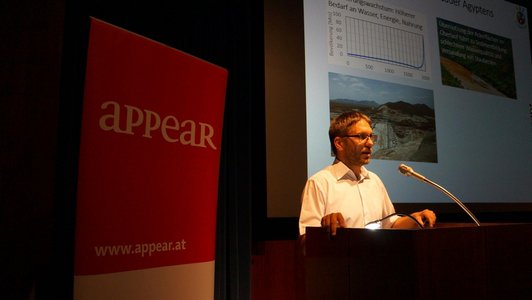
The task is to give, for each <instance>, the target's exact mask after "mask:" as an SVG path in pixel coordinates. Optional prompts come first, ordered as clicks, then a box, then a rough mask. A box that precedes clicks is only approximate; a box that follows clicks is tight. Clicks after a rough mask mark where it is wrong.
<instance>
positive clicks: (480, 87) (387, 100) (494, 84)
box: [295, 0, 532, 215]
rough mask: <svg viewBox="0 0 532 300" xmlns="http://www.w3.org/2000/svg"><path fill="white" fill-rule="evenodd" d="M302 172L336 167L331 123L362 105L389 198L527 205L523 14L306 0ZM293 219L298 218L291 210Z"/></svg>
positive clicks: (501, 8) (531, 106) (527, 56)
mask: <svg viewBox="0 0 532 300" xmlns="http://www.w3.org/2000/svg"><path fill="white" fill-rule="evenodd" d="M303 2H304V3H303V12H304V43H305V87H306V90H305V94H306V145H307V148H306V149H307V176H310V175H312V174H314V173H315V172H317V171H319V170H320V169H322V168H323V167H324V166H326V165H328V164H331V163H332V161H333V159H334V158H333V157H332V155H331V150H330V145H329V140H328V135H327V134H328V128H329V124H330V120H331V119H332V118H334V117H335V116H337V115H339V114H341V113H343V112H346V111H351V110H359V111H362V112H364V113H366V114H367V115H369V116H370V117H371V118H372V120H373V127H374V128H373V131H374V133H375V134H377V135H378V136H379V137H378V140H377V142H376V143H375V145H374V147H373V154H372V160H371V162H370V164H369V165H367V166H366V167H367V168H368V169H370V170H372V171H374V172H375V173H377V174H378V175H379V176H380V177H381V178H382V180H383V182H384V183H385V185H386V187H387V189H388V192H389V194H390V198H391V199H392V201H393V202H394V203H401V202H402V203H427V202H434V203H439V202H449V201H450V200H449V198H447V197H446V196H445V195H444V194H442V193H441V192H440V191H438V190H436V189H434V188H433V187H431V186H429V185H427V184H424V183H422V182H420V181H417V180H415V179H413V178H409V177H406V176H403V175H402V174H400V173H399V172H398V166H399V165H400V164H406V165H408V166H410V167H412V168H413V169H414V170H415V171H416V172H418V173H421V174H423V175H424V176H426V177H427V178H429V179H430V180H432V181H434V182H437V183H438V184H440V185H441V186H443V187H445V188H446V189H448V190H449V191H450V192H451V193H452V194H454V195H455V196H456V197H457V198H459V199H460V200H462V201H463V202H464V203H500V202H508V203H526V202H532V196H531V193H530V186H531V184H532V63H531V53H530V39H529V30H530V28H529V27H528V26H529V25H528V24H529V22H528V15H527V10H526V8H524V7H521V6H518V5H516V4H513V3H510V2H506V1H502V0H498V1H495V0H491V1H486V0H483V1H480V0H477V1H464V0H430V1H428V0H427V1H414V0H394V1H391V0H390V1H381V0H370V1H364V0H328V1H327V0H304V1H303ZM295 215H297V212H296V213H295Z"/></svg>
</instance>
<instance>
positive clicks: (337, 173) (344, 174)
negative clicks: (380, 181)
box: [332, 160, 370, 181]
mask: <svg viewBox="0 0 532 300" xmlns="http://www.w3.org/2000/svg"><path fill="white" fill-rule="evenodd" d="M332 171H333V175H334V177H335V178H336V180H340V179H351V180H356V181H362V180H364V179H370V176H369V172H368V169H366V168H365V167H364V166H362V168H361V169H360V171H361V172H360V178H357V176H356V175H355V173H354V172H353V171H352V170H351V169H349V168H348V167H347V166H346V165H345V164H344V163H343V162H341V161H339V160H336V161H335V162H334V163H333V165H332Z"/></svg>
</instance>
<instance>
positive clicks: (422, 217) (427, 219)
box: [411, 209, 436, 227]
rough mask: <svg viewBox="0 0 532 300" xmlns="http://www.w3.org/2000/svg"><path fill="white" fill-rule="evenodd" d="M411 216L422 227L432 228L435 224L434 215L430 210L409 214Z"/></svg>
mask: <svg viewBox="0 0 532 300" xmlns="http://www.w3.org/2000/svg"><path fill="white" fill-rule="evenodd" d="M411 216H412V217H413V218H414V219H416V221H418V222H419V224H421V225H423V227H425V226H427V225H428V226H429V227H434V224H436V214H435V213H434V212H433V211H432V210H430V209H425V210H422V211H418V212H415V213H413V214H411Z"/></svg>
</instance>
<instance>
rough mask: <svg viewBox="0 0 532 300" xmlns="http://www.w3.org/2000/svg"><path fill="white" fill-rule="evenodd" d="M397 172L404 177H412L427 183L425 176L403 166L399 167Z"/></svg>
mask: <svg viewBox="0 0 532 300" xmlns="http://www.w3.org/2000/svg"><path fill="white" fill-rule="evenodd" d="M399 172H401V174H403V175H405V176H413V177H415V178H417V179H419V180H421V181H427V178H425V176H423V175H421V174H419V173H416V172H414V169H412V168H411V167H409V166H407V165H404V164H401V165H399Z"/></svg>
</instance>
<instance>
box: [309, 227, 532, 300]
mask: <svg viewBox="0 0 532 300" xmlns="http://www.w3.org/2000/svg"><path fill="white" fill-rule="evenodd" d="M306 232H307V234H306V242H305V256H304V268H305V270H304V272H305V278H304V281H305V282H304V284H305V285H304V286H305V287H304V298H305V299H320V300H322V299H393V298H400V299H532V224H483V225H481V226H476V225H474V224H440V225H439V226H438V227H436V228H431V229H413V230H397V229H380V230H369V229H346V228H341V229H339V230H338V232H337V235H336V236H334V237H332V236H330V235H329V233H328V232H327V231H326V230H324V229H322V228H307V229H306Z"/></svg>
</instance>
